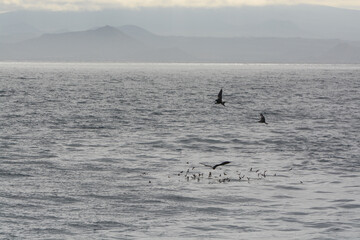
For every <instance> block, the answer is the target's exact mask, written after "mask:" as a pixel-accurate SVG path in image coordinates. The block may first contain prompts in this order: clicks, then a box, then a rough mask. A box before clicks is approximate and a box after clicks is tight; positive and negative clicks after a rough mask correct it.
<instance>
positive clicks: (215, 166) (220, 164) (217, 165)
mask: <svg viewBox="0 0 360 240" xmlns="http://www.w3.org/2000/svg"><path fill="white" fill-rule="evenodd" d="M229 163H230V162H229V161H225V162H222V163H219V164H216V165H214V166H211V165H207V164H204V163H201V164H202V165H204V166H206V167H211V168H212V169H215V168H217V167H219V166H222V165H226V164H229Z"/></svg>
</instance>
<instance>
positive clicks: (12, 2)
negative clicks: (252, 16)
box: [0, 0, 360, 12]
mask: <svg viewBox="0 0 360 240" xmlns="http://www.w3.org/2000/svg"><path fill="white" fill-rule="evenodd" d="M281 4H285V5H294V4H314V5H324V6H332V7H340V8H348V9H358V10H360V0H0V12H7V11H15V10H49V11H84V10H85V11H95V10H103V9H114V8H140V7H208V8H209V7H234V6H244V5H248V6H264V5H281Z"/></svg>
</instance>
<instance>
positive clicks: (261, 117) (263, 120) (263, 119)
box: [259, 113, 267, 124]
mask: <svg viewBox="0 0 360 240" xmlns="http://www.w3.org/2000/svg"><path fill="white" fill-rule="evenodd" d="M259 123H265V124H267V122H265V117H264V115H263V114H262V113H260V120H259Z"/></svg>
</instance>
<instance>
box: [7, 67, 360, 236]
mask: <svg viewBox="0 0 360 240" xmlns="http://www.w3.org/2000/svg"><path fill="white" fill-rule="evenodd" d="M359 76H360V66H359V65H251V64H243V65H241V64H111V63H106V64H105V63H104V64H100V63H99V64H95V63H93V64H87V63H0V109H1V111H0V121H1V125H0V179H1V185H0V209H1V210H0V226H1V227H0V238H3V239H264V238H266V239H357V238H359V237H360V217H359V216H360V195H359V187H360V183H359V182H360V181H359V180H360V174H359V167H360V160H359V159H360V158H359V156H360V140H359V139H360V138H359V133H360V122H359V119H360V108H359V103H360V81H359ZM221 88H222V89H223V100H224V101H226V104H225V105H226V107H223V106H221V105H215V104H214V100H215V99H216V97H217V94H218V92H219V90H220V89H221ZM259 113H263V114H264V115H265V117H266V121H267V122H268V123H269V124H268V125H265V124H260V123H258V120H259ZM222 161H231V163H230V164H228V165H225V166H221V167H218V168H216V169H215V170H212V169H211V168H209V167H206V166H204V165H202V163H203V164H208V165H215V164H217V163H220V162H222ZM265 171H266V173H265V174H264V172H265ZM209 172H211V177H210V178H209ZM199 173H200V175H199ZM185 174H186V175H185ZM202 174H203V175H202ZM239 178H241V179H239Z"/></svg>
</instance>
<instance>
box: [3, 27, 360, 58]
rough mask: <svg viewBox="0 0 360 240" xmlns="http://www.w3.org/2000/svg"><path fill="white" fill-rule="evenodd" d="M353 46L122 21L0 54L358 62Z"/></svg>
mask: <svg viewBox="0 0 360 240" xmlns="http://www.w3.org/2000/svg"><path fill="white" fill-rule="evenodd" d="M359 46H360V43H359V42H356V41H351V42H350V41H343V40H336V39H305V38H255V37H242V38H240V37H233V38H225V37H222V38H221V37H176V36H161V35H157V34H154V33H151V32H149V31H147V30H145V29H143V28H140V27H138V26H135V25H125V26H121V27H118V28H115V27H111V26H104V27H100V28H96V29H91V30H86V31H75V32H66V33H59V34H44V35H42V36H41V37H37V38H33V39H30V40H26V41H23V42H20V43H14V44H0V60H2V61H117V62H224V63H239V62H240V63H360V47H359Z"/></svg>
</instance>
